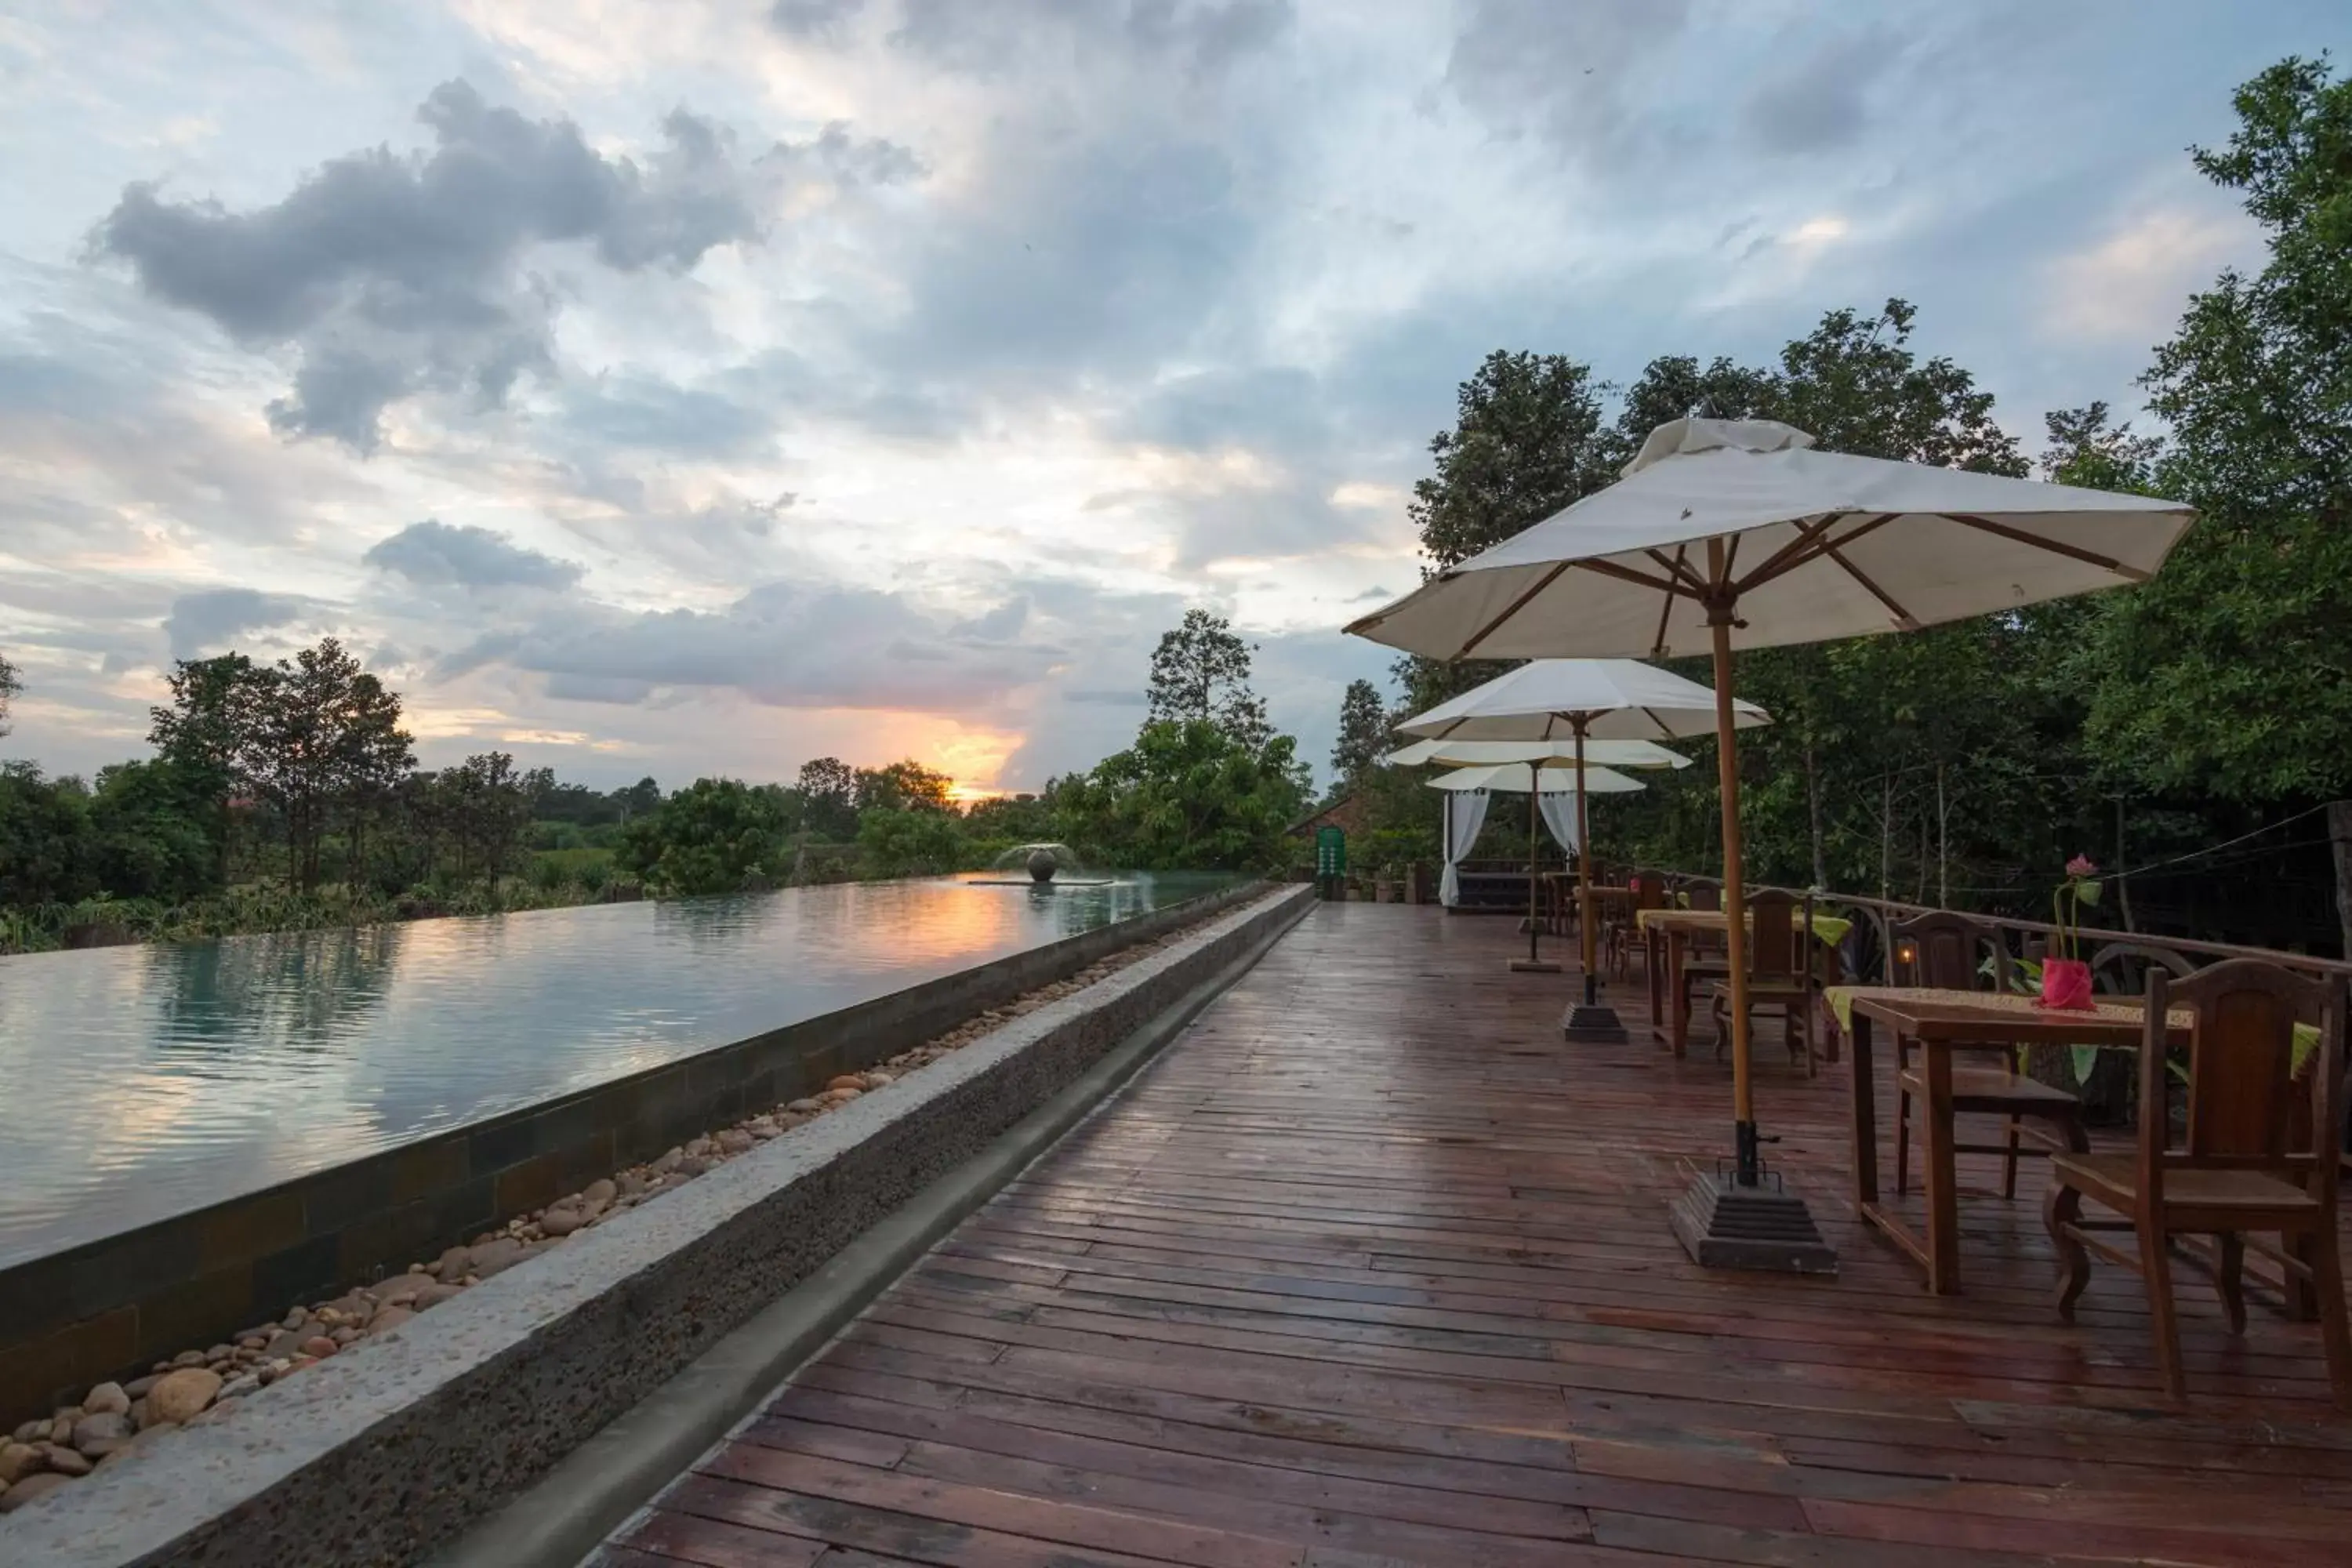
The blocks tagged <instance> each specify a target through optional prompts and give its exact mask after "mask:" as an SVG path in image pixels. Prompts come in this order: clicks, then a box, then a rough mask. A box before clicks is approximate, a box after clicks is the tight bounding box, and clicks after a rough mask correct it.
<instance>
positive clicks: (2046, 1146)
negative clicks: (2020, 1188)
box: [1888, 910, 2090, 1198]
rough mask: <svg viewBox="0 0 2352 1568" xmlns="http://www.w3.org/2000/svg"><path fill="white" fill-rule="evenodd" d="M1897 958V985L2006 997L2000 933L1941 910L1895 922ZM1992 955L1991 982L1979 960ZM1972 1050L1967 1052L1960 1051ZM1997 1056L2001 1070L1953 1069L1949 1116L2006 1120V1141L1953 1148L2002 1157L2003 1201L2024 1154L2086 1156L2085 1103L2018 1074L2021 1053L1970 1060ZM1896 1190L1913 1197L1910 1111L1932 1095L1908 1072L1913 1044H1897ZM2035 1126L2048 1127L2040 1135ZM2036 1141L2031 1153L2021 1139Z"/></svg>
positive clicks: (2000, 1051)
mask: <svg viewBox="0 0 2352 1568" xmlns="http://www.w3.org/2000/svg"><path fill="white" fill-rule="evenodd" d="M1892 934H1893V936H1894V939H1895V951H1894V952H1892V953H1891V954H1889V955H1888V963H1889V964H1890V965H1891V967H1892V969H1893V971H1894V974H1895V984H1897V985H1924V986H1932V987H1934V988H1935V989H1937V990H1938V991H1983V990H1988V989H1989V990H1993V991H2000V992H2006V991H2008V990H2009V988H2010V967H2009V950H2008V948H2007V947H2005V946H2004V945H2003V944H2002V942H2001V939H2000V931H1999V930H1998V929H1997V928H1995V927H1993V926H1990V925H1987V924H1985V923H1984V922H1983V921H1974V920H1970V919H1969V917H1968V916H1966V915H1958V914H1954V913H1952V912H1951V911H1950V910H1937V911H1936V912H1935V913H1933V914H1925V915H1920V916H1918V917H1917V918H1916V919H1913V920H1907V921H1899V922H1897V923H1896V924H1895V927H1894V928H1893V933H1892ZM1988 949H1990V952H1991V953H1992V973H1991V975H1990V978H1989V979H1988V977H1987V976H1986V974H1985V973H1984V970H1983V966H1982V963H1981V960H1980V958H1979V955H1980V954H1982V953H1983V952H1986V951H1987V950H1988ZM1958 1049H1959V1050H1967V1049H1968V1047H1958ZM1988 1054H1994V1055H1998V1056H1999V1058H2000V1061H1999V1063H1998V1064H1997V1065H1992V1066H1983V1067H1968V1066H1964V1065H1962V1064H1961V1063H1960V1062H1959V1061H1958V1060H1955V1062H1954V1063H1953V1066H1952V1110H1953V1111H1954V1113H1955V1114H1979V1115H1987V1116H2000V1117H2004V1118H2006V1119H2007V1120H2008V1123H2009V1131H2008V1136H2007V1137H2006V1138H2005V1139H2004V1140H2003V1141H2002V1142H1999V1143H1955V1144H1953V1145H1952V1147H1953V1148H1954V1150H1956V1151H1957V1152H1960V1153H1963V1154H1999V1155H2000V1157H2001V1165H2000V1195H2001V1196H2002V1197H2004V1198H2013V1197H2015V1196H2017V1162H2018V1158H2019V1156H2020V1155H2021V1154H2033V1155H2036V1156H2040V1155H2043V1154H2049V1153H2053V1152H2058V1151H2061V1150H2067V1149H2087V1148H2089V1147H2090V1144H2089V1143H2088V1142H2086V1140H2085V1139H2084V1133H2083V1102H2082V1101H2081V1100H2077V1099H2075V1098H2074V1096H2073V1095H2071V1094H2069V1093H2067V1092H2066V1091H2065V1090H2064V1089H2053V1088H2052V1087H2051V1086H2050V1085H2048V1084H2046V1083H2043V1082H2042V1081H2041V1080H2040V1079H2032V1078H2027V1077H2025V1076H2024V1075H2023V1074H2021V1073H2020V1072H2019V1071H2018V1070H2017V1053H2016V1052H2015V1051H2013V1050H2011V1049H2010V1047H2007V1046H1987V1047H1984V1049H1983V1050H1982V1051H1971V1052H1969V1055H1971V1056H1973V1057H1975V1058H1977V1059H1978V1060H1979V1061H1981V1060H1982V1059H1983V1058H1984V1057H1985V1056H1986V1055H1988ZM1926 1098H1927V1079H1926V1078H1925V1076H1924V1075H1923V1074H1921V1073H1920V1072H1919V1071H1918V1069H1917V1068H1914V1067H1913V1066H1912V1065H1911V1042H1910V1041H1908V1040H1906V1039H1897V1040H1896V1041H1895V1192H1896V1193H1898V1194H1900V1193H1906V1192H1908V1191H1910V1190H1911V1108H1912V1106H1913V1104H1914V1102H1915V1101H1919V1100H1925V1099H1926ZM2029 1121H2031V1122H2036V1123H2039V1122H2048V1123H2050V1124H2051V1126H2052V1129H2053V1131H2047V1132H2045V1131H2042V1130H2041V1129H2040V1127H2038V1126H2034V1127H2029V1126H2028V1123H2029ZM2028 1136H2031V1137H2032V1140H2033V1146H2032V1147H2031V1148H2028V1147H2027V1146H2026V1145H2025V1142H2024V1140H2025V1138H2026V1137H2028Z"/></svg>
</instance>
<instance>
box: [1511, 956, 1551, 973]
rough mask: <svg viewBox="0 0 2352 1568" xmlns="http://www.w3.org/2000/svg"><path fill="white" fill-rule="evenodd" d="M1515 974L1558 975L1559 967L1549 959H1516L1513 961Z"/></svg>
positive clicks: (1512, 967)
mask: <svg viewBox="0 0 2352 1568" xmlns="http://www.w3.org/2000/svg"><path fill="white" fill-rule="evenodd" d="M1511 973H1514V974H1558V973H1559V964H1557V963H1553V962H1552V961H1551V960H1550V959H1549V958H1515V959H1513V960H1511Z"/></svg>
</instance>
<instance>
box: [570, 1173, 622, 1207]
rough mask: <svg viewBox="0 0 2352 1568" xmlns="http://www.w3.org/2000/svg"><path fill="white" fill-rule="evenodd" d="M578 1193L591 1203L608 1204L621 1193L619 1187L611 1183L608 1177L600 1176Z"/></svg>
mask: <svg viewBox="0 0 2352 1568" xmlns="http://www.w3.org/2000/svg"><path fill="white" fill-rule="evenodd" d="M580 1195H581V1196H582V1197H583V1198H584V1199H586V1200H587V1201H588V1202H589V1203H592V1204H609V1203H611V1202H612V1201H613V1200H614V1198H616V1197H618V1196H620V1195H621V1189H620V1188H618V1187H617V1186H615V1185H614V1184H613V1182H612V1179H611V1178H610V1177H600V1178H598V1179H597V1180H595V1181H593V1182H591V1183H589V1184H588V1190H587V1191H586V1192H583V1193H582V1194H580Z"/></svg>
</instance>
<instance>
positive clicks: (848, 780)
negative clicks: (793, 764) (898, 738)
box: [795, 757, 857, 844]
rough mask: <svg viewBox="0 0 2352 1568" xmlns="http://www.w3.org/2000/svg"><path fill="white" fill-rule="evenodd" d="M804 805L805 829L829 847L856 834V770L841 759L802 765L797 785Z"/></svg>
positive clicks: (824, 758) (823, 759) (819, 760)
mask: <svg viewBox="0 0 2352 1568" xmlns="http://www.w3.org/2000/svg"><path fill="white" fill-rule="evenodd" d="M795 787H796V788H798V789H799V791H800V792H801V795H802V797H803V801H804V803H805V804H804V805H803V821H802V826H803V827H804V828H805V829H806V830H807V831H808V832H809V833H811V834H812V835H814V837H817V838H819V839H822V840H823V841H824V842H825V843H828V844H839V843H843V842H845V841H846V840H848V839H849V838H851V837H855V836H856V832H857V770H856V769H855V768H853V767H851V766H850V765H849V764H848V763H845V762H843V761H842V760H841V759H840V758H839V757H816V758H814V759H812V760H810V761H808V762H805V763H802V764H801V771H800V779H799V782H798V784H796V785H795Z"/></svg>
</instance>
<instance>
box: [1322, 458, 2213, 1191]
mask: <svg viewBox="0 0 2352 1568" xmlns="http://www.w3.org/2000/svg"><path fill="white" fill-rule="evenodd" d="M1812 447H1813V438H1812V437H1811V436H1809V435H1807V434H1805V432H1803V431H1801V430H1799V429H1796V428H1794V427H1792V426H1787V425H1781V424H1776V423H1774V422H1772V421H1769V420H1724V419H1676V420H1674V421H1671V422H1669V423H1667V424H1664V425H1661V426H1658V427H1657V428H1656V429H1655V430H1654V431H1652V432H1651V433H1650V438H1649V439H1648V440H1647V441H1646V442H1644V443H1643V447H1642V451H1641V455H1640V456H1638V457H1636V458H1634V459H1633V461H1632V462H1631V463H1629V464H1627V465H1626V467H1625V477H1624V478H1623V479H1622V480H1621V481H1620V482H1619V483H1617V484H1614V485H1612V486H1611V487H1610V488H1609V489H1605V490H1601V491H1599V492H1597V493H1596V494H1593V495H1590V496H1587V497H1585V498H1584V499H1583V500H1580V501H1578V502H1577V503H1576V504H1575V505H1574V506H1571V507H1570V508H1569V509H1568V510H1565V511H1562V512H1560V513H1559V514H1558V515H1556V516H1554V517H1551V518H1549V519H1548V520H1546V521H1542V522H1539V523H1538V524H1536V525H1535V526H1534V527H1533V528H1530V529H1528V530H1527V531H1525V532H1522V533H1519V534H1517V535H1516V536H1514V537H1512V538H1510V539H1507V540H1506V541H1504V542H1502V543H1501V544H1498V545H1496V547H1495V548H1494V549H1492V550H1489V551H1486V552H1484V553H1482V554H1479V555H1476V556H1474V557H1472V558H1471V559H1470V560H1468V561H1465V562H1464V563H1462V564H1460V565H1459V566H1454V567H1451V568H1448V569H1447V570H1446V571H1444V572H1442V573H1440V574H1438V575H1437V576H1435V577H1433V578H1432V579H1431V580H1430V581H1429V582H1427V583H1424V584H1422V586H1421V587H1420V588H1418V589H1416V590H1415V591H1414V592H1412V593H1411V594H1409V595H1405V597H1403V598H1402V599H1400V600H1398V601H1397V602H1396V603H1395V604H1392V605H1389V606H1388V607H1387V608H1385V609H1381V610H1376V611H1374V612H1373V613H1372V614H1370V615H1369V616H1364V617H1363V618H1362V619H1360V620H1359V621H1357V622H1355V623H1354V624H1353V625H1351V626H1349V627H1348V630H1349V631H1351V632H1353V633H1355V634H1357V635H1358V636H1360V637H1370V638H1371V639H1372V640H1373V641H1375V642H1381V643H1386V644H1388V645H1389V646H1391V647H1400V648H1404V649H1406V650H1408V651H1410V652H1413V653H1418V654H1423V655H1426V656H1430V657H1433V658H1446V659H1454V658H1562V657H1574V656H1579V655H1584V656H1593V657H1601V656H1609V655H1623V654H1640V653H1647V654H1649V655H1651V656H1653V657H1656V658H1664V657H1666V656H1668V655H1671V654H1674V653H1677V652H1682V653H1690V652H1695V651H1696V650H1697V649H1698V648H1699V647H1703V646H1704V647H1707V648H1709V650H1710V651H1711V652H1712V654H1713V655H1714V659H1715V684H1716V690H1717V699H1718V702H1719V707H1718V711H1717V736H1718V740H1719V744H1718V745H1717V766H1718V769H1719V777H1720V779H1721V795H1722V798H1723V850H1724V900H1725V902H1726V904H1727V906H1729V907H1730V908H1732V909H1735V910H1736V909H1738V908H1740V907H1741V906H1742V903H1743V900H1744V889H1743V887H1742V875H1741V867H1740V849H1739V774H1738V760H1737V757H1736V755H1735V752H1734V744H1733V736H1732V731H1733V730H1734V729H1735V728H1736V727H1737V724H1738V714H1737V710H1736V709H1735V708H1734V706H1733V703H1732V699H1731V690H1730V683H1731V654H1732V650H1733V649H1734V648H1740V647H1773V646H1776V645H1780V644H1787V643H1803V642H1819V641H1825V640H1827V639H1830V638H1833V637H1853V636H1857V635H1860V634H1863V633H1866V632H1882V631H1908V630H1912V629H1914V628H1916V627H1918V626H1927V625H1931V624H1934V623H1937V622H1940V621H1951V620H1958V619H1962V618H1964V617H1967V616H1979V615H1987V614H1990V613H1991V612H1994V611H1997V610H2005V609H2011V608H2014V607H2016V606H2018V605H2031V604H2036V603H2039V602H2041V601H2042V600H2045V599H2057V598H2063V597H2065V596H2067V595H2074V594H2084V593H2090V592H2092V591H2094V590H2096V589H2101V588H2112V587H2117V586H2121V585H2123V584H2130V583H2138V582H2144V581H2146V580H2147V578H2148V577H2149V576H2150V575H2151V574H2154V573H2155V571H2156V569H2157V567H2158V565H2160V564H2161V563H2163V561H2164V558H2165V556H2166V555H2167V554H2168V553H2169V552H2170V551H2171V549H2172V547H2173V545H2174V544H2176V543H2177V542H2179V539H2180V536H2181V535H2182V534H2183V533H2184V532H2186V531H2188V528H2189V524H2190V523H2191V522H2192V521H2195V514H2194V513H2193V512H2192V511H2191V510H2190V509H2189V507H2187V506H2185V505H2182V504H2181V503H2179V502H2177V501H2167V500H2152V499H2150V498H2148V497H2147V496H2131V495H2117V494H2112V493H2109V492H2107V491H2104V490H2088V489H2075V488H2074V487H2072V486H2066V485H2052V484H2042V483H2039V482H2036V481H2034V480H2031V479H2008V478H2004V477H2002V476H2000V475H1996V474H1979V473H1970V472H1968V471H1966V470H1962V469H1957V468H1934V467H1930V466H1928V465H1925V464H1918V463H1900V462H1890V461H1887V460H1885V459H1884V458H1857V457H1851V456H1847V455H1845V454H1843V453H1835V452H1820V451H1815V450H1813V449H1812ZM1423 717H1424V718H1427V717H1428V715H1424V716H1423ZM1725 945H1726V946H1727V948H1728V950H1729V952H1728V953H1727V957H1728V958H1729V961H1730V962H1729V963H1728V966H1727V967H1728V968H1729V969H1730V971H1731V975H1730V979H1731V1020H1732V1054H1731V1062H1732V1098H1733V1103H1734V1106H1735V1115H1736V1116H1737V1119H1738V1121H1737V1124H1736V1128H1735V1131H1736V1138H1737V1152H1738V1184H1739V1185H1740V1186H1742V1187H1746V1188H1753V1187H1755V1186H1756V1185H1757V1184H1758V1183H1759V1179H1760V1163H1759V1158H1758V1150H1757V1146H1756V1145H1757V1132H1756V1122H1755V1110H1754V1100H1753V1090H1752V1089H1751V1086H1750V1081H1749V1074H1748V967H1747V938H1746V933H1745V930H1744V928H1743V926H1742V924H1741V922H1740V921H1738V920H1734V921H1730V922H1729V924H1728V927H1727V931H1726V939H1725Z"/></svg>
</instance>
